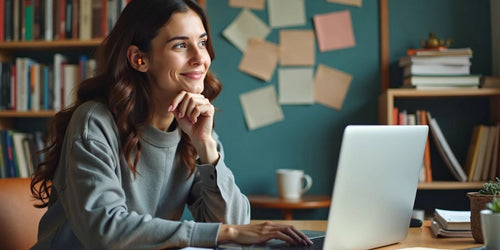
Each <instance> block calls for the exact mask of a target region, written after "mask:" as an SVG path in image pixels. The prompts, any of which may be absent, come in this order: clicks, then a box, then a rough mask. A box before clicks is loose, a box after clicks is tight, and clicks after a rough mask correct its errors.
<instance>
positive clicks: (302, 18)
mask: <svg viewBox="0 0 500 250" xmlns="http://www.w3.org/2000/svg"><path fill="white" fill-rule="evenodd" d="M267 9H268V13H269V14H268V15H269V25H270V26H271V27H273V28H276V27H286V26H298V25H305V24H306V11H305V3H304V0H267Z"/></svg>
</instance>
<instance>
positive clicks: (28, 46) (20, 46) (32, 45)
mask: <svg viewBox="0 0 500 250" xmlns="http://www.w3.org/2000/svg"><path fill="white" fill-rule="evenodd" d="M101 42H102V39H101V38H99V39H92V40H77V39H71V40H54V41H28V42H27V41H19V42H0V50H3V51H16V50H24V51H25V50H33V51H35V50H36V51H40V50H60V49H79V48H92V47H97V46H98V45H99V44H101Z"/></svg>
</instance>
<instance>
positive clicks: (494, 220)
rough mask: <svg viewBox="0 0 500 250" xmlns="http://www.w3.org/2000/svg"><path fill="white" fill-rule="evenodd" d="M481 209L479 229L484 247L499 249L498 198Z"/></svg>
mask: <svg viewBox="0 0 500 250" xmlns="http://www.w3.org/2000/svg"><path fill="white" fill-rule="evenodd" d="M497 181H498V180H497ZM486 207H487V208H488V209H484V210H482V211H481V229H482V233H483V237H484V243H485V246H486V249H500V237H498V235H500V198H494V199H493V200H492V201H491V202H488V203H487V204H486Z"/></svg>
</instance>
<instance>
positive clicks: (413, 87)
mask: <svg viewBox="0 0 500 250" xmlns="http://www.w3.org/2000/svg"><path fill="white" fill-rule="evenodd" d="M401 88H403V89H417V90H424V91H425V90H454V89H455V90H464V89H467V90H471V89H479V86H477V85H463V86H442V85H438V86H429V85H403V86H401Z"/></svg>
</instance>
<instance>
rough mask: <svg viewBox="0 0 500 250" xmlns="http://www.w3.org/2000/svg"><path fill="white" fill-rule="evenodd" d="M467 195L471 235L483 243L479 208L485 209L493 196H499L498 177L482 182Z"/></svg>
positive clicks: (499, 185) (499, 183)
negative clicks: (475, 190) (479, 186)
mask: <svg viewBox="0 0 500 250" xmlns="http://www.w3.org/2000/svg"><path fill="white" fill-rule="evenodd" d="M467 196H468V197H469V200H470V227H471V231H472V237H473V238H474V240H475V241H476V242H478V243H484V239H483V234H482V229H481V210H484V209H486V204H488V203H489V202H491V201H493V199H494V198H500V179H499V178H498V177H497V178H496V181H489V182H487V183H484V184H483V187H482V188H481V189H480V190H479V191H478V192H469V193H467Z"/></svg>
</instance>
